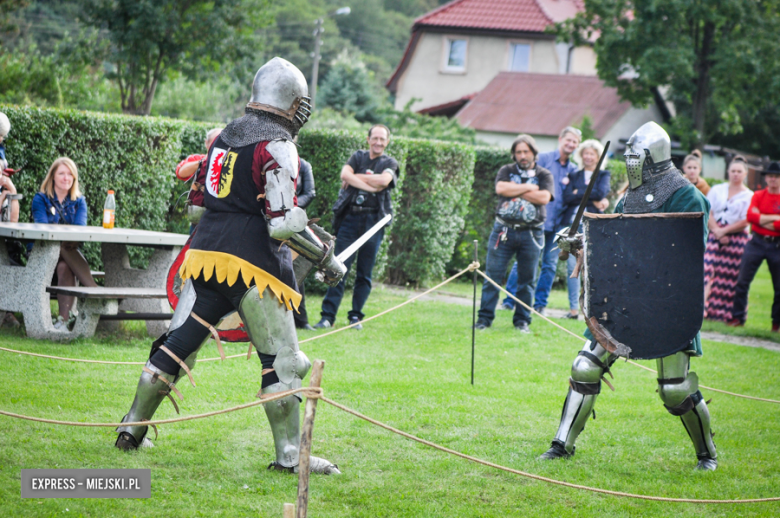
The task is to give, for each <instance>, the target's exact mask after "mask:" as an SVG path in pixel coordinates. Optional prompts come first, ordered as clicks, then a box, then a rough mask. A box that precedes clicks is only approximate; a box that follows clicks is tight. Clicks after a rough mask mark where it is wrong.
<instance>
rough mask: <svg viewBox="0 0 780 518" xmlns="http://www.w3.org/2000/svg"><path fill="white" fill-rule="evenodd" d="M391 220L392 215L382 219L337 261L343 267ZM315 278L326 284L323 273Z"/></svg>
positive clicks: (315, 275) (338, 257)
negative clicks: (345, 262)
mask: <svg viewBox="0 0 780 518" xmlns="http://www.w3.org/2000/svg"><path fill="white" fill-rule="evenodd" d="M391 219H393V216H392V215H391V214H387V215H385V217H384V218H382V219H380V220H379V221H378V222H377V223H376V225H374V226H373V227H371V228H370V229H368V231H367V232H366V233H365V234H363V235H362V236H360V237H359V238H358V239H357V240H356V241H355V242H354V243H352V244H351V245H349V246H348V247H347V248H345V249H344V250H343V251H342V252H341V253H340V254H339V255H337V256H336V257H335V259H336V260H337V261H339V262H340V263H341V264H342V265H343V263H344V261H346V260H347V259H348V258H349V257H350V256H352V254H354V253H355V252H357V251H358V249H359V248H360V247H361V246H363V245H364V244H365V243H366V241H368V240H369V239H371V238H372V237H374V234H376V233H377V232H379V231H380V230H381V229H382V227H384V226H385V225H387V224H388V223H389V222H390V220H391ZM314 277H315V278H316V279H317V280H318V281H320V282H325V275H324V274H323V273H322V272H321V271H318V272H317V273H315V274H314Z"/></svg>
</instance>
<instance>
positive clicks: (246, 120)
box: [220, 108, 301, 148]
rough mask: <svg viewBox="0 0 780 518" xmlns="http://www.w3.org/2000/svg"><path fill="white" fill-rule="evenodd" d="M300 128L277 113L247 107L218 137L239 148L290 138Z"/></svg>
mask: <svg viewBox="0 0 780 518" xmlns="http://www.w3.org/2000/svg"><path fill="white" fill-rule="evenodd" d="M300 129H301V127H300V125H299V124H297V123H295V122H292V121H289V120H287V119H285V118H284V117H281V116H279V115H275V114H273V113H268V112H264V111H259V110H253V109H252V108H247V109H246V115H244V116H243V117H241V118H238V119H235V120H233V121H231V122H230V123H229V124H228V125H227V127H225V129H223V130H222V133H220V137H221V138H222V140H223V141H224V142H225V143H226V144H227V145H228V146H230V147H232V148H240V147H244V146H248V145H250V144H256V143H257V142H263V141H270V140H275V139H287V140H292V139H293V137H294V136H295V135H297V134H298V130H300Z"/></svg>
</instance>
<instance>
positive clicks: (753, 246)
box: [731, 233, 780, 324]
mask: <svg viewBox="0 0 780 518" xmlns="http://www.w3.org/2000/svg"><path fill="white" fill-rule="evenodd" d="M764 259H766V262H767V265H768V266H769V274H770V275H771V276H772V286H773V287H774V290H775V298H774V301H773V303H772V324H780V239H776V240H774V241H768V240H766V239H764V238H763V237H762V236H761V235H759V234H755V233H754V234H753V238H752V239H751V240H750V241H748V244H747V245H746V246H745V253H744V254H743V255H742V263H741V265H740V267H739V278H738V279H737V287H736V289H735V293H734V309H732V311H731V314H732V316H733V318H734V320H738V321H740V322H741V323H743V324H744V323H745V318H746V317H745V309H746V308H747V303H748V290H749V289H750V283H751V282H753V278H754V277H755V276H756V272H757V271H758V268H759V267H760V266H761V263H762V262H763V261H764Z"/></svg>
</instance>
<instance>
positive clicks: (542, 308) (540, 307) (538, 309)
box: [534, 306, 547, 317]
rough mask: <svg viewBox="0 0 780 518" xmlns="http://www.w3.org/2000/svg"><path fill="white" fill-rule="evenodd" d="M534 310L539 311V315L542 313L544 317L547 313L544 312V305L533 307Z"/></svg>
mask: <svg viewBox="0 0 780 518" xmlns="http://www.w3.org/2000/svg"><path fill="white" fill-rule="evenodd" d="M534 311H536V312H537V313H539V314H540V315H542V316H543V317H546V316H547V315H546V314H545V311H544V307H543V306H539V307H538V308H534Z"/></svg>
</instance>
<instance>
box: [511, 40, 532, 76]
mask: <svg viewBox="0 0 780 518" xmlns="http://www.w3.org/2000/svg"><path fill="white" fill-rule="evenodd" d="M530 68H531V46H530V45H529V44H527V43H510V45H509V70H510V71H512V72H528V71H529V70H530Z"/></svg>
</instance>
